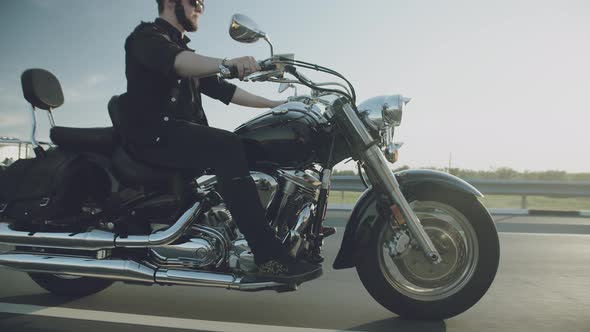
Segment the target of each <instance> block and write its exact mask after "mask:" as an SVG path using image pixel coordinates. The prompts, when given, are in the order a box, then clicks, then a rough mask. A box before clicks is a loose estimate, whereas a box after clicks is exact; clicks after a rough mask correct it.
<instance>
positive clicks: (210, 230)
mask: <svg viewBox="0 0 590 332" xmlns="http://www.w3.org/2000/svg"><path fill="white" fill-rule="evenodd" d="M193 229H194V230H196V231H199V232H203V233H205V234H207V235H209V236H211V237H213V238H216V239H217V240H219V242H220V243H221V245H222V246H223V248H222V251H223V252H222V254H221V257H220V258H219V260H218V261H217V264H215V267H217V268H218V267H220V266H221V264H223V263H224V262H227V261H228V260H229V249H230V248H231V245H232V243H231V242H230V240H229V239H227V238H226V237H225V235H223V233H221V232H220V231H218V230H217V229H215V228H213V227H207V226H202V225H195V226H194V227H193Z"/></svg>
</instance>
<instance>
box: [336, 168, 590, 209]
mask: <svg viewBox="0 0 590 332" xmlns="http://www.w3.org/2000/svg"><path fill="white" fill-rule="evenodd" d="M465 181H467V182H469V183H470V184H471V185H472V186H474V187H475V188H477V189H478V190H479V191H481V192H482V193H483V194H484V195H511V196H521V197H522V204H521V205H522V208H523V209H526V208H527V200H526V198H527V196H545V197H559V198H571V197H590V182H572V181H533V180H473V179H465ZM365 189H366V188H365V187H364V186H363V184H362V182H361V181H360V179H359V177H358V176H333V177H332V190H334V191H353V192H362V191H365Z"/></svg>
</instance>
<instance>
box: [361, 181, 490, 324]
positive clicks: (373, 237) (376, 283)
mask: <svg viewBox="0 0 590 332" xmlns="http://www.w3.org/2000/svg"><path fill="white" fill-rule="evenodd" d="M410 204H411V206H412V208H413V210H414V211H415V212H416V214H417V215H418V218H419V219H420V220H421V222H422V225H423V227H424V230H425V231H426V233H427V234H428V235H429V237H430V239H431V240H432V242H433V244H434V245H435V247H436V248H437V250H438V251H439V253H440V255H441V258H442V262H441V263H439V264H436V265H434V264H432V263H430V262H429V261H428V260H427V259H426V258H425V256H424V254H423V253H422V250H421V249H419V248H418V246H417V245H416V244H415V243H414V241H410V239H411V234H409V233H408V232H407V231H405V230H403V229H399V228H395V229H394V228H393V227H392V226H391V223H390V222H389V221H387V220H385V219H384V218H380V219H379V220H378V222H377V223H376V224H375V225H374V226H373V228H372V230H371V233H370V235H369V241H368V244H367V245H366V246H363V247H362V249H361V253H360V255H359V256H358V257H359V259H358V262H357V264H356V266H357V271H358V274H359V277H360V279H361V281H362V282H363V285H364V286H365V288H366V289H367V290H368V292H369V293H370V294H371V296H373V298H375V300H377V302H379V303H380V304H381V305H383V306H384V307H386V308H387V309H389V310H390V311H392V312H394V313H396V314H398V315H400V316H403V317H406V318H413V319H445V318H449V317H452V316H455V315H458V314H460V313H462V312H464V311H465V310H467V309H469V308H470V307H471V306H473V305H474V304H475V303H477V301H479V300H480V299H481V297H482V296H483V295H484V294H485V293H486V291H487V290H488V288H489V287H490V285H491V283H492V281H493V280H494V277H495V275H496V271H497V269H498V263H499V259H500V250H499V241H498V234H497V231H496V228H495V226H494V223H493V220H492V218H491V217H490V215H489V213H488V212H487V211H486V209H485V208H484V207H483V206H482V205H481V203H480V202H479V201H478V200H477V199H476V198H475V197H472V196H467V195H463V194H459V193H455V192H443V191H432V190H428V191H423V192H420V193H417V194H416V195H415V197H414V198H413V199H411V200H410ZM408 242H409V243H408Z"/></svg>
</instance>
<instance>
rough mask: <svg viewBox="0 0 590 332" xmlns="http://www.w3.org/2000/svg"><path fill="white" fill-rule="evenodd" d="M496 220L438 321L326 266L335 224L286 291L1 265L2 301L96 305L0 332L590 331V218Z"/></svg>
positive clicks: (340, 216)
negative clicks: (158, 320)
mask: <svg viewBox="0 0 590 332" xmlns="http://www.w3.org/2000/svg"><path fill="white" fill-rule="evenodd" d="M346 214H347V212H340V211H331V212H330V214H329V218H328V224H333V225H337V226H341V225H342V224H343V220H344V218H345V217H346ZM497 225H498V228H499V230H500V231H501V233H500V241H501V246H502V258H501V263H500V270H499V273H498V276H497V277H496V280H495V282H494V284H493V285H492V287H491V289H490V291H489V292H488V294H487V295H486V296H485V297H484V298H483V299H482V300H481V301H480V302H479V303H478V304H477V305H476V306H474V307H473V308H472V309H470V310H469V311H467V312H466V313H464V314H462V315H459V316H457V317H454V318H451V319H449V320H446V321H444V322H442V321H439V322H414V321H405V320H401V319H399V318H397V317H395V315H393V314H391V313H390V312H388V311H387V310H385V309H384V308H382V307H381V306H380V305H379V304H377V303H376V302H375V301H374V300H373V299H372V298H371V297H370V296H369V295H368V294H367V292H366V291H365V290H364V288H363V286H362V284H361V283H360V281H359V280H358V277H357V275H356V271H355V270H344V271H334V270H332V269H331V266H330V265H331V262H333V259H334V257H335V255H336V252H337V250H338V247H339V244H340V241H341V238H342V233H343V232H342V229H339V233H338V234H336V235H335V236H333V237H331V238H328V239H326V245H325V256H326V260H327V262H328V264H326V266H325V268H324V276H323V277H322V278H321V279H319V280H316V281H313V282H310V283H307V284H304V285H302V286H301V288H300V289H299V290H298V291H297V292H293V293H285V294H277V293H275V292H273V291H265V292H258V293H240V292H233V291H225V290H217V289H206V288H192V287H178V286H174V287H161V286H152V287H145V286H135V285H125V284H122V283H117V284H115V285H114V286H113V287H111V288H109V289H107V290H106V291H104V292H102V293H99V294H97V295H95V296H92V297H88V298H84V299H79V300H74V301H65V300H62V299H59V298H55V297H53V296H51V295H48V294H47V293H45V292H44V291H43V290H42V289H40V288H39V287H37V286H36V285H35V284H34V283H33V282H32V281H30V280H29V279H28V278H27V277H26V275H24V274H22V273H18V272H14V271H9V270H4V269H2V270H0V280H1V284H0V302H2V303H11V304H25V305H37V306H43V307H61V308H69V309H76V310H92V311H93V312H90V313H88V312H79V311H72V312H71V313H69V314H68V316H67V317H69V318H47V317H40V316H31V315H18V314H0V331H80V330H85V331H94V330H96V331H99V330H100V331H104V330H106V329H108V330H112V331H113V332H115V331H116V332H119V331H166V332H168V331H177V330H179V331H180V330H182V329H181V328H178V326H181V327H183V328H186V327H190V328H192V329H199V326H198V324H199V322H202V321H208V322H209V321H213V322H217V323H216V324H217V325H212V327H210V328H208V330H217V331H226V330H227V331H229V330H231V328H232V326H233V325H231V323H237V324H255V326H254V327H252V326H251V325H237V330H246V328H254V329H253V330H260V331H265V330H269V331H272V330H273V328H272V326H282V327H306V328H314V329H326V330H351V331H556V330H559V331H586V332H588V331H590V314H588V313H589V311H590V278H589V277H590V236H589V235H586V234H590V220H588V219H583V218H550V217H547V218H541V217H534V218H533V217H512V218H508V217H499V218H498V219H497ZM505 225H507V226H505ZM559 233H567V234H559ZM25 308H27V309H31V308H28V307H25ZM0 311H2V306H1V305H0ZM97 312H98V313H97ZM100 312H115V313H121V314H136V315H142V316H132V317H131V318H129V317H127V316H125V317H127V318H129V319H131V320H130V321H125V320H123V321H125V322H126V323H125V324H121V323H112V322H108V321H107V322H105V321H102V322H96V321H93V320H92V319H100ZM88 315H93V316H90V320H88V319H72V318H84V317H86V318H87V316H88ZM107 316H108V315H107ZM147 316H167V317H172V318H181V319H190V320H199V321H178V320H172V321H170V322H168V321H164V320H162V322H164V323H166V324H167V325H165V326H172V327H174V328H163V327H157V326H141V325H137V324H142V323H143V324H149V322H148V321H149V317H147ZM97 317H98V318H97ZM182 322H184V323H186V324H188V325H182V324H181V323H182ZM176 323H178V324H179V325H174V324H176ZM202 323H203V324H204V323H205V322H202ZM269 326H270V327H269ZM256 327H258V328H256ZM274 330H276V329H274ZM291 330H292V329H289V328H287V329H286V330H285V331H291Z"/></svg>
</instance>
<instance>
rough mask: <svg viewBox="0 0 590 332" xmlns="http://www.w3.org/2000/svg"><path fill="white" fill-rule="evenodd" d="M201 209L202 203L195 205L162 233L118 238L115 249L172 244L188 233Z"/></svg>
mask: <svg viewBox="0 0 590 332" xmlns="http://www.w3.org/2000/svg"><path fill="white" fill-rule="evenodd" d="M201 209H202V205H201V203H200V202H197V203H195V204H194V205H193V206H192V207H191V208H190V209H188V210H186V212H184V213H183V214H182V216H181V217H180V218H179V219H178V221H177V222H176V223H174V225H172V226H170V227H169V228H167V229H166V230H164V231H162V232H157V233H154V234H150V235H131V236H128V237H126V238H122V237H120V236H117V238H116V239H115V247H124V248H148V247H158V246H165V245H167V244H170V243H172V242H174V241H176V240H177V239H178V238H179V237H180V236H181V235H182V234H184V233H185V232H186V230H187V229H188V228H189V227H190V226H191V225H192V224H193V222H194V221H195V220H196V218H197V216H198V215H199V214H200V212H201Z"/></svg>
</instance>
